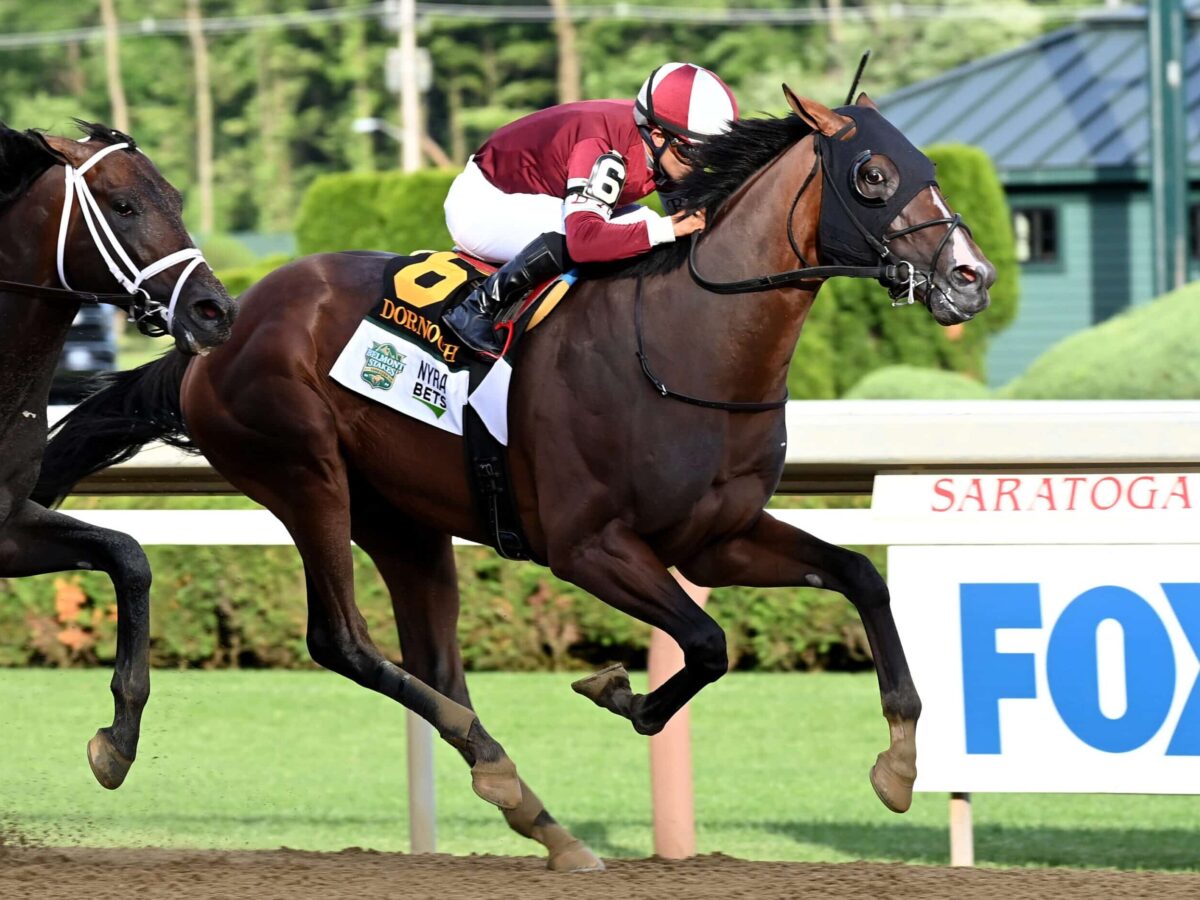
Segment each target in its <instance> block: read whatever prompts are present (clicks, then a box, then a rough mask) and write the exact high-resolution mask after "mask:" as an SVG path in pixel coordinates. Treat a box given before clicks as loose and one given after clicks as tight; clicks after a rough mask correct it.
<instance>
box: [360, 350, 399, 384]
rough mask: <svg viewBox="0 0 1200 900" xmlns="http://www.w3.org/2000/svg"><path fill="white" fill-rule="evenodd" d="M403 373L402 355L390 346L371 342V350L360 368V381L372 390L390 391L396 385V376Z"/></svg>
mask: <svg viewBox="0 0 1200 900" xmlns="http://www.w3.org/2000/svg"><path fill="white" fill-rule="evenodd" d="M403 371H404V354H403V353H400V352H399V351H397V350H396V348H395V347H393V346H392V345H391V344H378V343H375V342H374V341H372V342H371V349H369V350H368V351H367V352H366V354H365V360H364V362H363V368H362V380H363V381H365V382H366V383H367V384H369V385H370V386H371V387H373V388H378V389H379V390H381V391H386V390H390V389H391V387H392V385H393V384H395V383H396V376H397V375H399V374H400V373H401V372H403Z"/></svg>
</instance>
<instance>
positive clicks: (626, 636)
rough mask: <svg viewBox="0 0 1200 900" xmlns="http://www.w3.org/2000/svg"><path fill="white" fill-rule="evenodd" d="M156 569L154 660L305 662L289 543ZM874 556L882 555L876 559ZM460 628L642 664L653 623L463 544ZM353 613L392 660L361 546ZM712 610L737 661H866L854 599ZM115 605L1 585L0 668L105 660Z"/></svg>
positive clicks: (492, 652) (301, 609) (487, 651)
mask: <svg viewBox="0 0 1200 900" xmlns="http://www.w3.org/2000/svg"><path fill="white" fill-rule="evenodd" d="M147 554H148V555H149V557H150V563H151V566H152V567H153V571H154V588H153V603H152V614H151V635H152V637H151V659H152V662H153V664H154V665H156V666H171V667H204V668H217V667H258V666H277V667H297V666H311V665H312V663H311V661H310V660H309V658H308V651H307V648H306V645H305V640H304V629H305V619H306V607H305V600H304V574H303V570H302V568H301V565H300V560H299V557H298V555H297V553H296V551H295V549H294V548H291V547H149V548H147ZM876 555H877V556H879V557H880V558H879V559H878V560H877V562H878V564H880V565H882V564H883V560H882V553H878V554H876ZM458 561H459V572H460V578H459V584H460V589H461V591H462V614H461V617H460V622H459V637H460V640H461V643H462V651H463V657H464V659H465V662H466V665H467V667H468V668H469V669H472V670H505V671H522V670H535V669H537V670H545V669H587V668H593V667H595V666H598V665H600V664H602V663H605V662H608V661H613V660H619V661H623V662H626V663H628V664H631V665H635V666H638V665H642V664H644V660H645V653H646V648H647V646H648V642H649V629H648V628H647V627H646V626H644V625H642V624H641V623H639V622H636V621H635V620H633V619H631V618H629V617H628V616H626V615H624V614H622V613H619V612H617V611H616V610H614V609H612V608H611V607H609V606H607V605H605V604H603V603H601V602H600V601H599V600H596V599H595V598H593V597H591V596H589V595H588V594H586V593H584V592H583V591H581V590H579V589H578V588H576V587H574V586H572V585H569V584H565V583H564V582H561V581H558V580H557V579H555V578H554V577H552V576H551V575H550V573H549V572H548V571H547V570H545V569H542V568H539V567H537V566H534V565H532V564H528V563H526V564H514V563H505V562H504V561H502V560H500V559H499V558H498V557H497V556H496V555H495V554H494V553H492V552H491V551H489V550H482V549H477V548H464V549H461V550H459V552H458ZM355 582H356V590H357V598H358V604H359V608H360V609H361V610H362V613H363V616H364V617H365V619H366V621H367V624H368V626H369V628H370V629H371V634H372V636H373V637H374V639H375V641H376V642H377V643H378V644H379V645H380V647H382V648H383V649H384V651H385V652H386V653H387V654H388V655H389V656H390V657H392V658H393V659H398V658H399V651H398V641H397V638H396V632H395V626H394V625H393V623H392V618H391V606H390V601H389V599H388V597H387V594H386V592H385V589H384V586H383V583H382V581H381V580H380V579H379V577H378V575H377V574H376V573H375V570H374V568H373V567H372V566H371V564H370V562H369V560H367V558H366V557H365V556H364V555H363V554H361V553H360V552H359V551H358V550H355ZM709 610H710V611H711V612H712V614H713V615H714V616H715V617H716V619H717V620H718V621H719V622H720V623H721V624H722V626H723V627H724V628H725V629H726V631H727V633H728V637H729V652H730V661H731V664H732V665H733V666H735V667H738V668H755V669H768V670H782V669H795V668H826V667H831V666H833V667H838V668H845V667H858V666H863V665H865V664H866V660H867V659H868V652H867V644H866V638H865V636H864V634H863V630H862V626H861V624H860V622H859V619H858V615H857V613H856V612H855V610H854V608H853V607H852V606H851V605H850V604H849V603H848V602H847V601H846V600H844V599H843V598H842V597H841V596H839V595H836V594H832V593H829V592H826V591H815V590H812V589H809V588H798V589H794V590H782V589H781V590H771V591H766V590H750V589H744V588H736V589H722V590H718V591H715V592H714V595H713V598H712V600H711V601H710V604H709ZM115 632H116V608H115V604H114V598H113V591H112V587H111V585H110V584H109V582H108V579H107V578H106V577H105V576H103V575H101V574H99V573H95V572H82V573H68V574H63V575H54V576H40V577H37V578H23V579H12V580H0V666H25V665H52V666H76V665H98V664H110V663H111V662H112V659H113V653H114V649H115V643H114V641H115Z"/></svg>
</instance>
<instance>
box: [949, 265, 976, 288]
mask: <svg viewBox="0 0 1200 900" xmlns="http://www.w3.org/2000/svg"><path fill="white" fill-rule="evenodd" d="M954 275H955V277H957V278H958V280H959V281H961V282H962V283H963V284H974V283H975V282H976V281H978V280H979V273H978V272H976V271H975V270H974V269H972V268H971V267H970V266H958V267H957V268H956V269H955V270H954Z"/></svg>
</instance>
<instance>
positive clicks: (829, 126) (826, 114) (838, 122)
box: [783, 84, 854, 137]
mask: <svg viewBox="0 0 1200 900" xmlns="http://www.w3.org/2000/svg"><path fill="white" fill-rule="evenodd" d="M783 96H784V97H786V98H787V102H788V106H790V107H791V108H792V112H794V113H795V114H796V115H798V116H799V117H800V118H801V119H803V120H804V121H805V122H807V123H808V125H809V126H810V127H811V128H812V129H813V130H814V131H817V132H820V133H821V134H823V135H825V136H826V137H828V136H830V135H834V134H837V133H838V132H839V131H841V130H842V129H843V128H845V127H846V126H847V125H853V124H854V120H853V119H851V118H849V117H847V116H843V115H841V114H840V113H836V112H834V111H833V110H832V109H830V108H829V107H828V106H825V105H824V104H823V103H818V102H817V101H816V100H810V99H809V98H807V97H797V96H796V94H795V93H794V92H793V91H792V89H791V88H790V87H788V86H787V85H786V84H785V85H784V86H783Z"/></svg>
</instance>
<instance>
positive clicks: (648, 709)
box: [550, 522, 729, 734]
mask: <svg viewBox="0 0 1200 900" xmlns="http://www.w3.org/2000/svg"><path fill="white" fill-rule="evenodd" d="M564 545H565V547H564V549H562V550H560V551H559V552H555V548H554V547H551V550H550V567H551V569H552V570H553V571H554V574H555V575H557V576H559V577H560V578H564V579H566V580H568V581H570V582H572V583H574V584H577V585H579V586H580V587H581V588H583V589H584V590H586V591H589V592H591V593H592V594H594V595H595V596H597V597H599V598H600V599H601V600H603V601H604V602H605V603H607V604H609V605H610V606H613V607H615V608H617V609H619V610H621V611H622V612H624V613H628V614H629V615H631V616H633V617H634V618H637V619H640V620H641V621H643V622H646V623H647V624H649V625H652V626H654V627H655V628H659V629H662V630H663V631H665V632H666V633H667V634H668V635H670V636H671V638H672V639H673V640H674V641H675V643H677V644H678V645H679V646H680V648H681V649H682V650H683V659H684V666H683V668H682V669H680V670H679V671H678V672H676V673H675V674H674V675H672V676H671V677H670V678H669V679H667V681H666V682H664V683H663V684H662V685H660V686H659V687H658V688H657V689H655V690H653V691H651V692H650V693H649V694H634V693H633V692H632V691H631V690H630V687H629V678H628V676H627V675H626V674H625V670H624V669H623V668H622V667H621V666H609V667H608V668H607V669H604V670H602V671H600V672H597V673H596V674H595V675H592V676H590V677H588V678H584V679H582V680H581V681H578V682H576V683H575V685H574V688H575V690H576V691H578V692H579V693H581V694H583V695H584V696H585V697H588V698H589V699H591V700H592V701H593V702H595V703H596V704H597V705H599V706H603V707H604V708H605V709H608V710H611V711H612V712H615V713H616V714H617V715H620V716H624V717H625V718H627V719H629V720H630V721H631V722H633V727H634V728H635V729H636V730H637V731H638V732H640V733H641V734H657V733H658V732H659V731H661V730H662V729H663V727H664V726H665V725H666V724H667V722H669V721H670V719H671V717H672V716H673V715H675V713H677V712H678V711H679V710H680V709H682V708H683V707H684V705H685V704H686V703H687V702H688V701H689V700H691V699H692V697H694V696H695V695H696V694H697V693H698V692H699V691H700V689H701V688H703V687H704V686H705V685H706V684H710V683H712V682H714V681H716V680H717V679H718V678H720V677H721V676H722V675H724V674H725V671H726V669H727V668H728V664H729V663H728V656H727V654H726V651H725V632H723V631H722V630H721V628H720V626H719V625H717V623H716V622H714V621H713V620H712V618H711V617H710V616H709V615H708V614H707V613H706V612H705V611H704V610H703V609H701V608H700V607H699V606H697V605H696V603H695V602H694V601H693V600H692V598H691V597H689V596H688V595H687V593H685V592H684V590H683V588H681V587H680V586H679V584H678V583H677V582H676V581H675V579H674V578H672V577H671V575H670V573H669V572H668V571H667V570H666V568H665V567H664V566H663V564H662V563H661V562H660V561H659V559H658V557H657V556H655V554H654V551H652V550H651V549H650V548H649V547H648V546H647V545H646V543H645V542H644V541H643V540H642V539H641V538H640V537H639V536H638V535H637V534H635V533H634V532H633V531H631V530H630V529H629V528H628V527H627V526H625V525H624V524H622V523H620V522H611V523H609V524H608V525H607V526H605V527H604V528H603V529H602V530H601V531H600V532H599V533H598V534H595V535H593V536H591V537H589V538H585V539H583V540H579V541H566V542H564Z"/></svg>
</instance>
